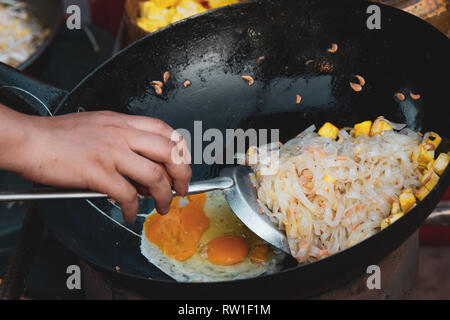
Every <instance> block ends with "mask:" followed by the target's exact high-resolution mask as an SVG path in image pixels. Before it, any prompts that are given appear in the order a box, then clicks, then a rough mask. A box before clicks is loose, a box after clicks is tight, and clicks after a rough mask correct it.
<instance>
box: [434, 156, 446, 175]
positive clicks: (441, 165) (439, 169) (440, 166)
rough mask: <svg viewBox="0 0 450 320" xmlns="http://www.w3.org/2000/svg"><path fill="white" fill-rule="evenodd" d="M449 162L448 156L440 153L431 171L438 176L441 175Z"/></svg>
mask: <svg viewBox="0 0 450 320" xmlns="http://www.w3.org/2000/svg"><path fill="white" fill-rule="evenodd" d="M449 162H450V155H448V154H447V153H441V154H440V155H439V157H437V159H436V160H435V161H434V163H433V170H434V172H436V173H437V174H438V175H440V176H441V175H442V174H443V173H444V171H445V169H446V168H447V166H448V163H449Z"/></svg>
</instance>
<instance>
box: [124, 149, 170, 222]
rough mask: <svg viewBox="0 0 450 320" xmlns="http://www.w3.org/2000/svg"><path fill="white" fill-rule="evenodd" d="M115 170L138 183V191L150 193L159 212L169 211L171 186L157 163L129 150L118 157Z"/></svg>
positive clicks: (144, 193) (145, 193)
mask: <svg viewBox="0 0 450 320" xmlns="http://www.w3.org/2000/svg"><path fill="white" fill-rule="evenodd" d="M117 170H118V171H119V172H120V174H122V175H125V176H127V177H129V178H130V179H132V180H133V181H135V182H136V183H137V184H138V185H139V193H141V194H143V195H147V194H150V195H151V196H152V198H153V199H155V207H156V210H157V211H158V212H159V213H161V214H165V213H167V212H168V211H169V208H170V203H171V201H172V188H171V186H170V184H169V182H168V181H167V178H166V177H165V175H164V173H163V169H162V168H161V167H160V166H159V165H158V164H156V163H154V162H152V161H150V160H148V159H145V158H144V157H142V156H140V155H138V154H135V153H133V152H129V153H127V154H125V155H121V156H120V157H118V160H117ZM143 188H146V189H147V190H143ZM145 191H147V192H145Z"/></svg>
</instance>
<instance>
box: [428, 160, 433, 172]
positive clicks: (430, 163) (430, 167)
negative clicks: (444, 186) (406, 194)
mask: <svg viewBox="0 0 450 320" xmlns="http://www.w3.org/2000/svg"><path fill="white" fill-rule="evenodd" d="M434 161H435V160H434V159H431V160H430V162H428V164H427V171H428V170H432V169H433V164H434Z"/></svg>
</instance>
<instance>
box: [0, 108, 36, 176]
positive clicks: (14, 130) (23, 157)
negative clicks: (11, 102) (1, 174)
mask: <svg viewBox="0 0 450 320" xmlns="http://www.w3.org/2000/svg"><path fill="white" fill-rule="evenodd" d="M0 119H1V125H0V169H3V170H8V171H13V172H16V173H19V174H22V173H23V172H24V170H25V169H26V167H27V166H28V165H29V163H30V162H31V161H32V159H31V158H32V154H33V152H32V146H33V144H34V143H33V140H34V139H36V136H37V133H38V132H39V130H38V129H37V126H38V123H39V122H40V119H39V117H36V116H30V115H26V114H22V113H19V112H16V111H14V110H12V109H9V108H7V107H5V106H3V105H0Z"/></svg>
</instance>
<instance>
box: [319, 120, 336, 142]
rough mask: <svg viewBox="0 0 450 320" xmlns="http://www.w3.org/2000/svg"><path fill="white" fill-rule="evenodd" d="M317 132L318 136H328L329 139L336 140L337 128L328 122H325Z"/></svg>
mask: <svg viewBox="0 0 450 320" xmlns="http://www.w3.org/2000/svg"><path fill="white" fill-rule="evenodd" d="M317 133H318V134H319V136H322V137H328V138H330V139H331V140H336V138H337V136H338V133H339V129H338V128H337V127H335V126H334V125H333V124H331V123H330V122H326V123H325V124H324V125H323V126H322V127H321V128H320V129H319V131H318V132H317Z"/></svg>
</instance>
